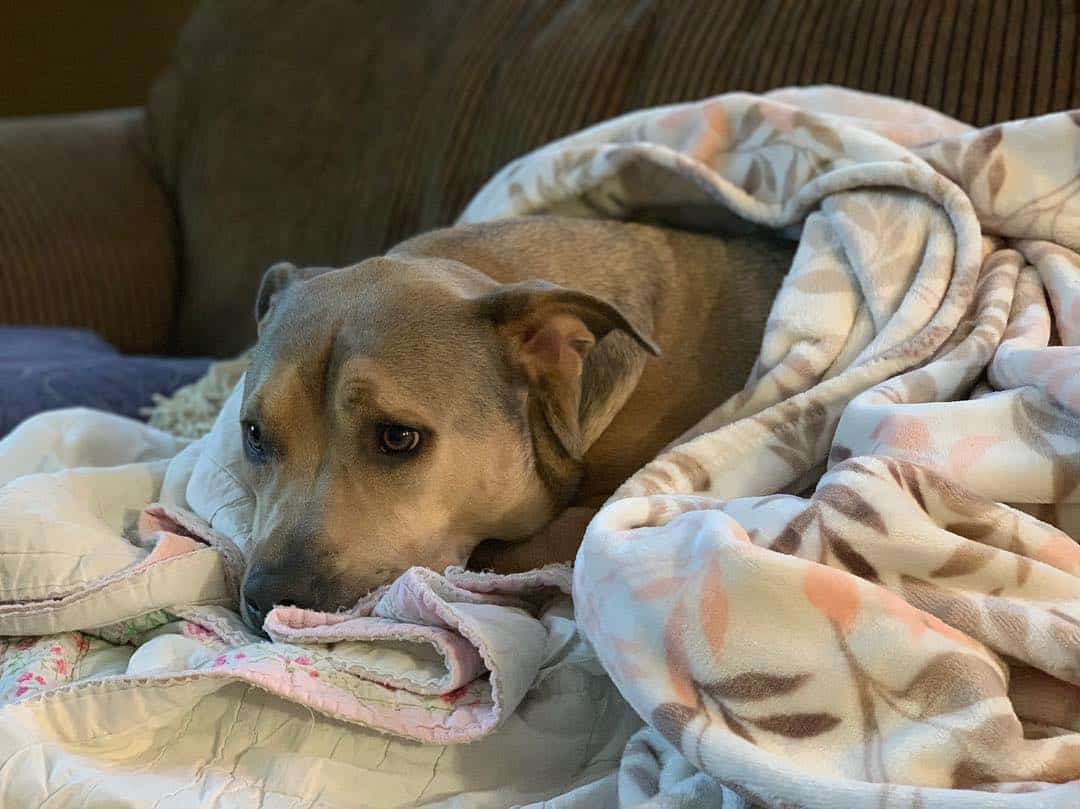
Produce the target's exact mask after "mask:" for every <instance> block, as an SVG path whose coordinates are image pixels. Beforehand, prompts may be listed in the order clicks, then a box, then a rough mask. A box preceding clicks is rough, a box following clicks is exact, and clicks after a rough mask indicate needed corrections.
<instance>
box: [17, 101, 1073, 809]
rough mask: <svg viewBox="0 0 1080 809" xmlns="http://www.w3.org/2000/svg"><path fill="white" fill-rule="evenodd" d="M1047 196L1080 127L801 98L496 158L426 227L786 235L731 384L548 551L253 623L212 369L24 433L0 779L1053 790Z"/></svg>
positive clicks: (235, 799)
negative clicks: (754, 357) (158, 391)
mask: <svg viewBox="0 0 1080 809" xmlns="http://www.w3.org/2000/svg"><path fill="white" fill-rule="evenodd" d="M1078 188H1080V116H1077V115H1069V114H1059V115H1052V116H1047V117H1044V118H1041V119H1037V120H1032V121H1022V122H1014V123H1007V124H1002V125H999V126H995V127H992V128H990V129H987V130H982V131H974V130H972V129H970V128H969V127H967V126H965V125H963V124H961V123H958V122H956V121H952V120H949V119H947V118H945V117H943V116H940V115H938V114H936V113H933V112H931V111H929V110H926V109H923V108H920V107H916V106H914V105H911V104H906V103H903V102H899V101H895V100H890V99H882V98H877V97H873V96H867V95H863V94H855V93H850V92H846V91H842V90H837V89H834V88H811V89H802V90H785V91H779V92H776V93H771V94H768V95H766V96H760V97H758V96H749V95H744V94H737V95H730V96H722V97H718V98H713V99H708V100H705V101H702V102H699V103H694V104H687V105H680V106H677V107H668V108H662V109H655V110H647V111H643V112H640V113H635V114H633V115H630V116H626V117H624V118H620V119H617V120H615V121H611V122H608V123H605V124H602V125H600V126H598V127H595V128H593V129H590V130H588V131H586V132H583V133H580V134H577V135H574V136H571V137H570V138H567V139H565V140H563V141H560V142H557V143H554V144H551V145H550V146H548V147H545V148H543V149H541V150H539V151H538V152H535V153H533V154H531V155H528V156H525V157H524V158H522V159H520V160H518V161H516V162H515V163H513V164H511V165H510V166H508V167H507V168H506V169H505V170H504V171H503V172H501V173H500V174H499V175H498V176H496V177H495V178H494V179H493V180H492V181H491V182H490V183H489V184H488V185H487V186H486V187H485V188H484V189H482V190H481V192H480V193H479V194H478V195H477V196H476V198H475V199H474V200H473V201H472V203H471V204H470V205H469V207H468V208H467V210H466V211H465V212H464V214H463V216H462V221H466V222H469V221H483V220H486V219H493V218H498V217H504V216H512V215H518V214H525V213H543V212H550V213H560V214H564V215H565V214H572V215H581V216H611V217H632V216H637V215H641V216H648V217H652V218H655V217H660V218H662V219H664V220H666V221H669V222H673V223H679V224H684V225H688V226H694V227H699V228H712V229H730V228H744V227H758V228H769V229H773V230H776V231H777V232H779V233H780V234H781V235H783V236H784V237H787V238H792V239H798V240H799V249H798V253H797V255H796V258H795V261H794V264H793V266H792V268H791V271H790V273H789V276H788V278H787V279H786V281H785V284H784V287H783V289H782V290H781V292H780V294H779V296H778V298H777V301H776V303H775V306H774V309H773V313H772V316H771V317H770V321H769V323H768V326H767V331H766V335H765V339H764V342H763V345H762V349H761V353H760V356H759V359H758V362H757V365H756V367H755V369H754V372H753V374H752V375H751V378H750V379H749V380H748V382H747V386H746V388H745V390H744V391H743V392H742V393H740V394H739V395H737V396H736V397H735V398H733V399H732V400H731V401H729V402H727V403H725V404H724V405H723V406H722V407H720V408H719V409H718V410H717V411H716V412H715V413H713V414H711V415H710V416H709V417H707V418H706V419H705V420H704V421H703V422H702V423H701V424H700V425H698V426H697V427H696V428H695V429H694V430H693V431H692V432H691V433H690V434H688V435H687V436H684V437H683V438H682V440H680V441H679V442H677V443H676V444H675V445H674V446H673V447H672V448H671V449H669V450H668V451H667V452H665V453H663V454H662V455H661V456H660V457H659V458H657V459H656V460H655V461H654V462H652V463H650V464H649V465H648V466H646V467H645V468H644V469H643V470H641V471H640V472H639V473H638V474H637V475H635V476H634V477H633V478H631V480H629V481H627V482H626V484H625V485H624V486H623V487H622V488H621V489H620V490H619V492H617V493H616V495H615V497H614V498H613V499H612V501H611V502H610V503H609V504H608V505H607V506H606V507H605V508H604V509H603V510H602V511H601V512H600V514H598V516H597V517H596V519H595V520H594V521H593V523H592V524H591V525H590V528H589V530H588V532H587V535H586V538H585V542H584V543H583V545H582V548H581V551H580V553H579V555H578V558H577V561H576V565H575V567H574V570H573V572H572V574H571V571H569V570H568V569H567V568H565V567H554V568H549V569H546V570H543V571H535V572H533V573H530V574H526V575H523V576H516V577H498V576H493V575H487V574H469V573H466V572H464V571H461V570H454V569H451V570H447V571H444V572H443V573H435V572H432V571H424V570H411V571H409V572H408V573H406V574H405V575H404V576H403V577H402V578H401V579H399V580H398V581H397V582H395V583H394V584H393V585H391V586H390V587H389V588H386V589H385V590H383V591H380V592H377V593H374V594H372V596H370V597H369V598H367V599H365V600H364V602H362V603H361V604H358V605H357V606H356V607H355V608H354V609H353V610H352V611H350V612H348V613H343V614H336V615H325V614H315V613H310V612H305V611H301V610H296V609H291V608H286V609H278V610H275V611H274V612H273V614H272V615H271V616H270V619H269V623H268V628H269V630H270V632H271V635H272V637H273V641H274V642H273V643H267V642H264V641H261V640H259V639H257V638H255V637H253V636H251V635H250V634H249V633H248V632H247V631H246V630H245V629H244V627H243V625H242V624H240V622H239V621H238V620H237V618H236V615H235V613H234V612H233V611H232V608H233V607H234V606H235V598H236V588H237V581H238V576H239V571H240V570H241V565H242V561H243V554H244V549H245V547H246V544H247V542H248V541H249V538H250V537H249V534H248V530H247V527H248V524H249V522H250V509H251V493H250V489H249V487H248V486H247V483H246V481H245V470H244V465H243V463H242V461H241V460H240V453H239V451H238V446H237V441H238V431H237V430H236V428H235V424H236V407H237V401H238V400H237V395H236V394H235V393H234V394H233V396H232V397H231V398H230V399H229V401H227V402H226V403H225V407H224V409H223V411H222V412H221V414H220V416H219V417H218V419H217V422H216V423H215V426H214V428H213V429H212V430H211V432H210V433H209V434H208V435H206V436H204V437H202V438H200V439H198V440H196V441H193V442H190V443H189V442H188V441H187V440H184V439H178V438H174V437H172V436H169V435H166V434H164V433H161V432H158V431H157V430H154V429H153V428H150V427H147V426H145V425H140V424H137V423H135V422H131V421H127V420H124V419H118V418H114V417H109V416H105V415H102V414H93V413H89V412H85V411H60V412H57V413H53V414H46V415H43V416H40V417H38V418H36V419H33V420H31V421H29V422H27V423H26V424H24V425H23V426H22V427H21V428H19V429H18V430H16V432H15V433H13V434H12V435H11V436H9V437H8V438H7V439H5V440H4V441H3V442H0V484H3V483H7V485H6V486H4V487H3V489H0V589H3V591H4V594H3V596H2V598H0V635H3V636H6V637H5V638H4V640H3V642H2V643H0V700H2V702H3V707H0V791H2V794H3V795H4V797H5V802H6V803H10V804H11V805H20V806H21V805H39V804H42V805H53V806H69V805H71V806H87V807H91V806H110V807H112V806H159V807H166V806H196V805H197V806H222V807H224V806H288V807H293V806H334V807H337V806H399V805H444V806H512V805H513V806H524V805H537V806H539V805H540V804H541V803H544V802H546V803H544V805H545V806H557V807H585V806H590V807H598V806H619V807H634V806H657V807H659V806H688V805H689V806H707V805H717V806H718V805H724V806H734V807H737V808H741V807H747V806H751V805H754V806H769V807H821V808H822V809H824V808H825V807H829V808H830V809H833V808H834V807H839V808H840V809H844V808H845V807H860V808H861V807H865V806H875V807H885V808H886V809H889V808H891V807H904V808H905V809H906V808H907V807H912V808H914V807H920V808H922V807H937V806H950V807H963V806H978V807H986V806H991V807H993V806H999V807H1025V806H1030V807H1036V806H1038V807H1072V806H1076V805H1078V804H1080V734H1078V731H1080V720H1078V718H1077V710H1076V706H1077V705H1080V699H1078V698H1080V693H1078V691H1077V686H1078V685H1080V665H1078V664H1080V643H1078V641H1080V604H1078V597H1080V583H1078V582H1077V572H1078V570H1077V568H1078V565H1080V551H1078V550H1077V545H1076V543H1075V541H1074V540H1073V539H1072V537H1071V536H1070V534H1071V535H1073V536H1075V534H1076V531H1077V523H1078V520H1077V511H1076V500H1077V497H1078V494H1077V484H1078V482H1080V461H1078V458H1080V454H1078V450H1080V446H1078V443H1080V421H1078V418H1080V416H1078V409H1080V387H1077V386H1078V385H1080V383H1078V382H1077V381H1076V380H1077V374H1076V371H1077V366H1078V364H1080V349H1077V348H1076V346H1077V342H1078V338H1080V256H1078V254H1077V253H1076V252H1074V251H1077V250H1080V229H1078V228H1077V223H1078V221H1080V219H1078V216H1080V203H1078V202H1077V200H1076V195H1077V190H1078ZM716 351H717V359H718V361H723V347H722V346H718V347H716ZM1006 503H1007V504H1008V505H1006ZM571 577H572V580H571ZM571 591H572V593H573V596H574V605H573V607H572V606H571V603H570V600H569V598H568V595H569V593H570V592H571ZM643 721H644V723H646V725H645V726H644V727H642V722H643ZM639 728H641V729H640V730H638V729H639ZM386 734H391V735H386ZM460 742H472V743H471V744H460Z"/></svg>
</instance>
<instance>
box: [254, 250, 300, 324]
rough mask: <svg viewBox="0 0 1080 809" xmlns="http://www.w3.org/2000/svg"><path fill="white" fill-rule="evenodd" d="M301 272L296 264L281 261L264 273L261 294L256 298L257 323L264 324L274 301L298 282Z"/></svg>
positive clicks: (260, 288) (260, 286)
mask: <svg viewBox="0 0 1080 809" xmlns="http://www.w3.org/2000/svg"><path fill="white" fill-rule="evenodd" d="M298 274H299V270H298V269H297V268H296V265H295V264H290V263H289V262H288V261H281V262H278V263H277V264H275V265H273V266H272V267H271V268H270V269H268V270H267V271H266V272H264V273H263V277H262V282H261V283H260V284H259V294H258V295H257V296H256V297H255V322H256V323H262V322H263V318H265V317H266V315H267V314H268V313H269V312H270V310H271V309H272V308H273V306H274V301H275V300H276V299H277V298H278V296H280V295H281V293H282V292H284V291H285V289H287V288H288V286H289V285H290V284H292V283H293V282H294V281H296V280H297V275H298Z"/></svg>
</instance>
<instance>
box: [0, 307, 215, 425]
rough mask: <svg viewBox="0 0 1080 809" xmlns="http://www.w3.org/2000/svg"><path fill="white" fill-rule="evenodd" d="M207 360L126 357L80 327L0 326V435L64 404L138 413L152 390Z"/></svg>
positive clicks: (185, 378) (184, 379)
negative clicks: (31, 417)
mask: <svg viewBox="0 0 1080 809" xmlns="http://www.w3.org/2000/svg"><path fill="white" fill-rule="evenodd" d="M209 362H210V361H209V360H207V359H189V358H182V359H181V358H172V357H145V356H127V355H124V354H120V353H119V352H118V351H117V350H116V349H115V348H113V347H112V346H110V345H109V344H108V343H107V342H105V340H103V339H102V338H101V337H99V336H98V335H96V334H94V333H93V332H90V331H85V330H82V329H68V328H38V327H21V326H5V327H0V436H3V435H6V434H7V433H8V432H10V431H11V429H12V428H13V427H15V425H17V424H18V423H19V422H21V421H23V420H24V419H26V418H29V417H30V416H32V415H34V414H35V413H39V412H41V411H43V410H55V409H57V408H62V407H90V408H95V409H97V410H105V411H108V412H110V413H117V414H120V415H123V416H130V417H132V418H139V417H140V412H139V411H140V409H141V408H143V407H146V406H148V405H150V404H151V403H152V402H151V400H152V397H153V394H155V393H161V394H166V395H167V394H169V393H172V392H173V391H174V390H176V389H177V388H179V387H181V386H183V385H187V384H190V383H191V382H194V381H195V380H196V379H198V378H199V377H200V376H202V375H203V374H204V373H205V372H206V368H207V366H208V365H209Z"/></svg>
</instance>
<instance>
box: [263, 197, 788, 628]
mask: <svg viewBox="0 0 1080 809" xmlns="http://www.w3.org/2000/svg"><path fill="white" fill-rule="evenodd" d="M792 252H793V248H792V247H789V246H787V245H784V244H780V243H778V242H776V241H772V240H766V239H762V238H758V237H740V238H738V239H723V238H715V237H708V236H699V235H693V234H689V233H684V232H679V231H674V230H668V229H663V228H656V227H649V226H644V225H631V224H624V223H617V222H611V221H594V220H578V219H559V218H555V217H539V218H531V219H519V220H508V221H503V222H496V223H492V224H485V225H475V226H468V227H459V228H450V229H446V230H440V231H435V232H433V233H429V234H424V235H421V236H418V237H416V238H413V239H410V240H408V241H406V242H404V243H403V244H401V245H399V246H398V247H396V248H394V249H393V250H391V251H390V252H389V253H388V254H387V255H386V256H385V257H380V258H376V259H369V260H368V261H365V262H362V263H361V264H359V265H356V266H354V267H351V268H346V269H345V270H336V271H319V270H307V271H304V270H297V269H296V268H293V267H291V265H279V266H277V267H275V268H272V269H271V270H270V271H269V272H268V273H267V276H266V278H265V279H264V282H263V287H262V289H261V290H260V295H259V303H258V307H257V316H258V317H259V320H260V336H259V343H258V345H257V347H256V351H255V353H254V357H253V361H252V366H251V370H250V371H249V373H248V376H247V380H246V385H245V391H244V405H243V410H242V430H243V432H244V437H245V447H246V450H245V451H246V452H247V453H248V457H249V460H250V461H251V462H252V464H253V467H254V469H253V478H254V480H255V487H256V494H257V508H256V518H255V525H254V527H253V536H254V537H255V539H256V546H255V550H254V553H253V555H252V558H251V560H250V561H249V567H248V574H247V577H246V579H245V586H244V595H245V601H246V604H247V617H248V618H249V620H251V621H252V623H256V622H258V623H260V624H261V617H262V615H263V614H264V613H265V611H266V609H267V608H268V607H269V606H270V605H271V604H272V603H283V602H285V603H288V602H292V603H297V604H302V605H304V606H309V607H313V608H319V609H336V608H339V607H347V606H351V604H352V603H354V602H355V601H356V599H357V598H358V597H359V596H361V595H363V594H364V593H365V592H367V591H368V590H369V589H370V588H371V587H373V586H376V585H378V584H381V583H384V582H385V581H387V580H389V579H391V578H393V577H394V576H396V575H397V574H398V573H400V572H401V571H402V570H403V569H405V568H407V567H410V566H412V565H422V566H428V567H433V568H436V569H441V568H442V567H444V566H445V565H448V564H463V563H464V562H465V561H466V560H467V559H468V558H469V557H470V554H473V552H474V551H475V550H476V548H477V546H478V545H480V543H481V542H483V541H484V540H486V539H489V538H493V539H496V540H500V542H499V543H491V542H486V543H484V545H483V547H482V548H481V550H480V551H479V552H477V553H476V555H475V556H474V557H473V563H474V564H480V565H493V566H495V567H496V568H498V569H507V570H512V569H520V568H523V567H527V566H532V565H535V564H542V563H543V562H549V561H561V560H565V559H569V558H572V557H573V551H574V550H575V549H576V544H577V543H578V542H580V538H581V530H582V528H583V526H584V521H585V519H586V518H587V516H588V515H589V514H591V511H590V510H589V509H592V508H595V507H596V506H598V505H600V504H601V503H602V502H603V501H604V499H606V498H607V497H608V496H609V495H610V494H611V493H612V492H613V491H614V490H615V488H617V487H618V485H619V484H620V483H622V481H623V480H625V479H626V478H627V477H628V476H629V475H630V474H632V473H633V472H634V471H635V470H636V469H637V468H639V467H640V466H642V465H643V464H644V463H646V462H647V461H648V460H650V459H651V458H652V457H654V456H655V455H656V454H657V452H659V451H660V450H661V449H662V448H663V447H664V446H666V445H668V444H669V443H671V442H672V441H673V440H674V439H676V438H677V437H678V436H680V435H681V434H682V433H683V432H685V431H686V430H688V429H690V428H691V427H692V426H693V425H694V424H695V423H696V422H697V421H698V420H699V419H701V418H702V417H703V416H704V415H706V414H707V413H708V412H709V411H710V410H712V409H713V408H714V407H716V406H717V405H718V404H720V403H721V402H722V401H723V400H724V399H726V398H727V397H728V396H730V395H731V394H733V393H735V392H736V391H737V390H739V389H740V388H741V387H742V385H743V384H744V383H745V380H746V378H747V375H748V373H749V371H750V369H751V366H752V364H753V361H754V358H755V356H756V354H757V351H758V348H759V345H760V340H761V334H762V331H763V328H764V324H765V321H766V318H767V315H768V312H769V308H770V306H771V304H772V300H773V297H774V296H775V293H776V290H777V289H778V288H779V285H780V283H781V281H782V278H783V274H784V272H785V271H786V269H787V267H788V266H789V264H790V261H791V256H792ZM532 279H542V281H543V282H546V283H540V282H537V281H535V280H532ZM553 285H554V286H553ZM660 352H662V353H663V357H662V359H651V358H650V357H649V354H650V353H654V354H658V353H660ZM560 514H561V515H563V516H562V517H561V518H560V519H555V518H556V517H558V516H559V515H560ZM503 543H513V544H509V545H506V544H503Z"/></svg>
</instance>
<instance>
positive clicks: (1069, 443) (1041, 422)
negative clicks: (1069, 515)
mask: <svg viewBox="0 0 1080 809" xmlns="http://www.w3.org/2000/svg"><path fill="white" fill-rule="evenodd" d="M1012 416H1013V427H1014V428H1015V429H1016V434H1017V435H1018V436H1019V437H1020V439H1021V440H1022V441H1024V443H1026V444H1027V445H1028V446H1029V447H1031V448H1032V449H1033V450H1035V451H1036V452H1037V453H1039V454H1040V455H1042V456H1043V457H1044V458H1046V459H1047V460H1049V461H1050V463H1051V469H1052V472H1053V481H1054V489H1053V497H1054V501H1055V502H1065V501H1068V500H1071V499H1073V498H1074V497H1075V495H1076V490H1077V488H1078V487H1080V418H1078V417H1077V416H1075V415H1073V414H1071V413H1068V412H1066V411H1065V410H1063V409H1061V408H1060V407H1057V406H1056V405H1054V404H1052V403H1050V402H1048V401H1047V400H1046V399H1045V398H1043V397H1041V396H1039V395H1038V393H1037V392H1035V391H1032V390H1027V389H1025V390H1023V391H1021V393H1020V395H1019V396H1017V397H1015V399H1014V400H1013V411H1012Z"/></svg>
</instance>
